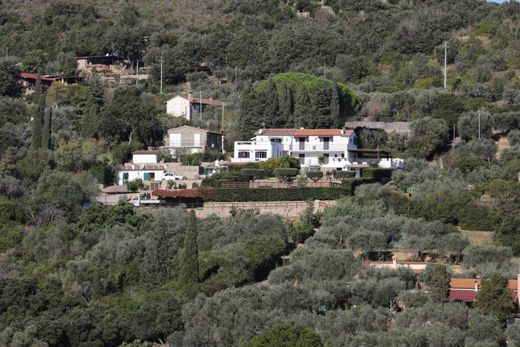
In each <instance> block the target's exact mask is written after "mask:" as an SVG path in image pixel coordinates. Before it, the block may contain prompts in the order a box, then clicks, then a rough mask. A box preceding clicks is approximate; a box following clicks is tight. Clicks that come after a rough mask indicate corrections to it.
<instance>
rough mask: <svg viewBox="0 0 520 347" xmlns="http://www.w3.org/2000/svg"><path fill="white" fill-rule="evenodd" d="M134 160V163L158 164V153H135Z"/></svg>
mask: <svg viewBox="0 0 520 347" xmlns="http://www.w3.org/2000/svg"><path fill="white" fill-rule="evenodd" d="M132 162H133V163H134V164H156V163H157V154H133V155H132Z"/></svg>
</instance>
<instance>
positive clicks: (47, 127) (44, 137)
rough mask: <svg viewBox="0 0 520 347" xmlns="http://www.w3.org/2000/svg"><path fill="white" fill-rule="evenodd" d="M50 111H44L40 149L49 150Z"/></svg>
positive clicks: (50, 132)
mask: <svg viewBox="0 0 520 347" xmlns="http://www.w3.org/2000/svg"><path fill="white" fill-rule="evenodd" d="M51 128H52V109H50V108H49V109H47V110H46V111H45V119H44V121H43V133H42V148H44V149H51V135H52V129H51Z"/></svg>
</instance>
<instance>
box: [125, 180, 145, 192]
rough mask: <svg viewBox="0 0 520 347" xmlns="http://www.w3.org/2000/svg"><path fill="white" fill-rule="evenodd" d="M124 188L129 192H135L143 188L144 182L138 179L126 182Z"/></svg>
mask: <svg viewBox="0 0 520 347" xmlns="http://www.w3.org/2000/svg"><path fill="white" fill-rule="evenodd" d="M126 187H127V188H128V190H129V191H131V192H137V191H138V190H141V189H143V188H144V182H143V180H142V179H140V178H138V179H136V180H133V181H128V182H126Z"/></svg>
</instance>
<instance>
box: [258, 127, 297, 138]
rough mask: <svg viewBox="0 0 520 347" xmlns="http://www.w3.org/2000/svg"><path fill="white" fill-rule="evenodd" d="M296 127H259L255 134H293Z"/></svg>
mask: <svg viewBox="0 0 520 347" xmlns="http://www.w3.org/2000/svg"><path fill="white" fill-rule="evenodd" d="M295 131H296V129H284V128H280V129H258V130H257V131H256V132H255V135H257V136H258V135H262V136H292V134H294V132H295Z"/></svg>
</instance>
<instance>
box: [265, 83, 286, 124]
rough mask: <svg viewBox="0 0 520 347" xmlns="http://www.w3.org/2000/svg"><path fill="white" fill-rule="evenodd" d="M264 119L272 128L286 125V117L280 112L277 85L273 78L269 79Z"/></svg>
mask: <svg viewBox="0 0 520 347" xmlns="http://www.w3.org/2000/svg"><path fill="white" fill-rule="evenodd" d="M264 121H265V123H266V125H267V126H269V127H270V128H281V127H283V126H284V125H285V122H284V117H283V115H282V114H281V112H280V107H279V101H278V95H277V91H276V85H275V84H274V82H273V80H272V79H269V81H268V82H267V91H266V94H265V104H264Z"/></svg>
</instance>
